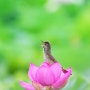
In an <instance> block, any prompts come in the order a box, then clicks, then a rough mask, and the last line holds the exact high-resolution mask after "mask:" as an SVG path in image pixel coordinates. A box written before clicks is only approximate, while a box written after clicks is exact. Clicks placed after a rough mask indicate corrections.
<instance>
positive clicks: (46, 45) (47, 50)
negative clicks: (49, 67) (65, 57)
mask: <svg viewBox="0 0 90 90" xmlns="http://www.w3.org/2000/svg"><path fill="white" fill-rule="evenodd" d="M42 48H43V54H44V60H45V61H46V62H48V63H49V64H53V63H55V62H57V60H56V59H55V58H54V56H53V55H52V53H51V45H50V42H49V41H45V42H44V41H42Z"/></svg>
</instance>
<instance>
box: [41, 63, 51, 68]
mask: <svg viewBox="0 0 90 90" xmlns="http://www.w3.org/2000/svg"><path fill="white" fill-rule="evenodd" d="M42 66H45V67H49V66H50V65H49V64H48V63H47V62H43V63H42V64H41V66H40V67H42Z"/></svg>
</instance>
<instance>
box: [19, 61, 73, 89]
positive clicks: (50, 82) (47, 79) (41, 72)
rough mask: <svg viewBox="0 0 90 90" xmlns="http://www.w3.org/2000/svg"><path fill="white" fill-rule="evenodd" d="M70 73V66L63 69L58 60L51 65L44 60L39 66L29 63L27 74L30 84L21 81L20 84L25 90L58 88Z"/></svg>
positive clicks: (63, 83) (64, 83)
mask: <svg viewBox="0 0 90 90" xmlns="http://www.w3.org/2000/svg"><path fill="white" fill-rule="evenodd" d="M71 73H72V69H71V68H68V69H67V70H64V69H63V68H62V67H61V65H60V64H59V63H58V62H56V63H54V64H52V65H50V64H48V63H47V62H44V63H42V65H41V66H40V67H37V66H35V65H34V64H30V68H29V71H28V76H29V78H30V79H31V81H32V84H29V83H26V82H23V81H20V84H21V86H22V87H23V88H24V89H25V90H45V88H50V89H47V90H59V89H61V88H63V87H64V86H65V85H66V83H67V81H68V78H69V77H70V75H71Z"/></svg>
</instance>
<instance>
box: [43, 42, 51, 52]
mask: <svg viewBox="0 0 90 90" xmlns="http://www.w3.org/2000/svg"><path fill="white" fill-rule="evenodd" d="M42 47H43V49H44V50H45V51H50V50H51V45H50V43H49V42H48V41H45V42H43V41H42Z"/></svg>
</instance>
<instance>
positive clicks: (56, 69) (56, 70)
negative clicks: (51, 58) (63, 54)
mask: <svg viewBox="0 0 90 90" xmlns="http://www.w3.org/2000/svg"><path fill="white" fill-rule="evenodd" d="M50 69H51V70H52V72H53V74H54V76H55V81H56V80H58V79H59V78H60V75H61V72H62V67H61V65H60V64H59V63H58V62H56V63H54V64H53V65H52V66H51V67H50Z"/></svg>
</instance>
